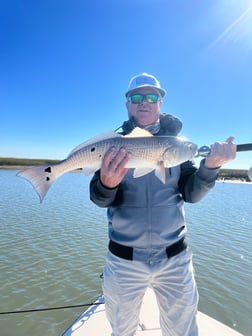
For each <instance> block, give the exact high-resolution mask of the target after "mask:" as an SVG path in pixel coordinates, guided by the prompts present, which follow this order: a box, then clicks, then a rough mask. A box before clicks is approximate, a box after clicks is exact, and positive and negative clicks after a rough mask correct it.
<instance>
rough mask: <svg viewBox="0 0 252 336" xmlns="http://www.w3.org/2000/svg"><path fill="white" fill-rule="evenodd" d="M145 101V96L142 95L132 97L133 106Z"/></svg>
mask: <svg viewBox="0 0 252 336" xmlns="http://www.w3.org/2000/svg"><path fill="white" fill-rule="evenodd" d="M143 99H144V96H143V95H141V94H135V95H133V96H130V101H131V103H132V104H141V103H142V101H143Z"/></svg>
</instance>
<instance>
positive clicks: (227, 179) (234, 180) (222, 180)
mask: <svg viewBox="0 0 252 336" xmlns="http://www.w3.org/2000/svg"><path fill="white" fill-rule="evenodd" d="M31 167H33V165H30V166H28V165H27V166H23V165H1V166H0V170H23V169H26V168H31ZM71 172H74V173H82V169H76V170H73V171H71ZM216 182H218V183H242V184H251V183H252V181H249V180H246V179H245V178H243V177H242V178H239V177H233V176H232V177H221V176H220V177H219V178H218V179H217V181H216Z"/></svg>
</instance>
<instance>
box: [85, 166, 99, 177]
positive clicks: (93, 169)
mask: <svg viewBox="0 0 252 336" xmlns="http://www.w3.org/2000/svg"><path fill="white" fill-rule="evenodd" d="M99 168H100V167H83V168H82V171H83V173H84V174H85V175H87V176H88V175H93V174H94V173H95V172H96V171H97V170H98V169H99Z"/></svg>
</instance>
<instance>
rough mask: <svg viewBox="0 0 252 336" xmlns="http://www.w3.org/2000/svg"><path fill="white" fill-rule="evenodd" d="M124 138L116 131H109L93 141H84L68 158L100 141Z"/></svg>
mask: <svg viewBox="0 0 252 336" xmlns="http://www.w3.org/2000/svg"><path fill="white" fill-rule="evenodd" d="M120 137H122V135H121V134H118V133H115V132H114V131H108V132H105V133H102V134H99V135H97V136H95V137H93V138H92V139H89V140H87V141H84V142H83V143H81V144H80V145H78V146H77V147H75V148H74V149H73V150H72V151H71V152H70V153H69V155H68V157H69V156H70V155H72V154H73V153H75V152H77V151H79V150H80V149H82V148H84V147H86V146H89V145H92V144H93V143H96V142H98V141H102V140H106V139H113V138H120Z"/></svg>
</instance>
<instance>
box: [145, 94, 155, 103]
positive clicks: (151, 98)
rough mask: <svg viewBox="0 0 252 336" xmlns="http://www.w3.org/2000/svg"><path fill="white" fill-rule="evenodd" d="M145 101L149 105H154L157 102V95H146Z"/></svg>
mask: <svg viewBox="0 0 252 336" xmlns="http://www.w3.org/2000/svg"><path fill="white" fill-rule="evenodd" d="M146 100H147V102H148V103H150V104H154V103H157V102H158V95H157V94H147V95H146Z"/></svg>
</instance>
